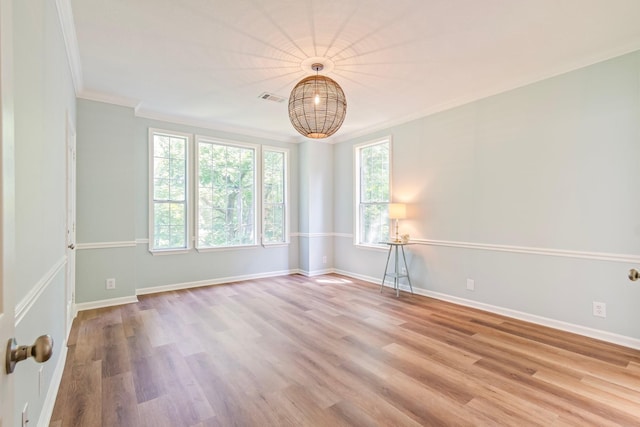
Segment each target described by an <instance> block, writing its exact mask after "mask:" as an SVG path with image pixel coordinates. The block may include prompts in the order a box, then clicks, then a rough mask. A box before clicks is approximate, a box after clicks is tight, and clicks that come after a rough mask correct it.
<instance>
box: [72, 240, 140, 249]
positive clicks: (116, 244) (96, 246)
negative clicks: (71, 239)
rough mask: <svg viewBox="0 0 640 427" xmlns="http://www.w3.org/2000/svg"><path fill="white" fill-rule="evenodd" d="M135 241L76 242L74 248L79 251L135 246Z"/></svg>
mask: <svg viewBox="0 0 640 427" xmlns="http://www.w3.org/2000/svg"><path fill="white" fill-rule="evenodd" d="M136 244H137V241H135V240H134V241H122V242H97V243H78V244H77V245H76V249H77V250H79V251H81V250H85V249H113V248H130V247H135V246H136Z"/></svg>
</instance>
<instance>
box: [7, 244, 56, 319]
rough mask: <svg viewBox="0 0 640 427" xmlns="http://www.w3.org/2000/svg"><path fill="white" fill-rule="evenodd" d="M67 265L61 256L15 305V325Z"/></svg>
mask: <svg viewBox="0 0 640 427" xmlns="http://www.w3.org/2000/svg"><path fill="white" fill-rule="evenodd" d="M66 264H67V256H66V255H65V256H63V257H62V258H60V259H59V260H58V261H57V262H56V263H55V264H54V265H53V267H51V268H50V269H49V271H47V272H46V273H45V274H44V276H42V277H41V278H40V280H38V282H37V283H36V284H35V286H33V288H31V290H30V291H29V292H28V293H27V295H25V296H24V298H22V300H20V302H18V304H16V307H15V314H14V316H15V325H16V326H18V324H19V323H20V322H21V321H22V319H24V317H25V316H26V315H27V313H28V312H29V311H30V310H31V309H32V308H33V306H34V305H35V303H36V302H37V301H38V299H39V298H40V296H41V295H42V294H43V293H44V291H45V290H46V289H47V288H48V287H49V285H50V284H51V282H53V279H54V278H55V277H56V276H57V275H58V273H59V272H60V270H62V268H63V267H64V266H65V265H66Z"/></svg>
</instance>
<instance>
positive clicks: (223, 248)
mask: <svg viewBox="0 0 640 427" xmlns="http://www.w3.org/2000/svg"><path fill="white" fill-rule="evenodd" d="M259 247H260V245H238V246H218V247H215V248H198V247H196V251H198V252H199V253H207V252H223V251H237V250H239V251H242V250H247V249H256V248H259Z"/></svg>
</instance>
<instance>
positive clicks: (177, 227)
mask: <svg viewBox="0 0 640 427" xmlns="http://www.w3.org/2000/svg"><path fill="white" fill-rule="evenodd" d="M185 211H186V206H185V204H184V203H168V202H156V203H154V214H155V216H154V233H153V234H154V248H157V249H176V248H185V247H186V246H187V242H186V232H185V225H186V212H185Z"/></svg>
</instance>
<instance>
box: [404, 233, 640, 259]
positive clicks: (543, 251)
mask: <svg viewBox="0 0 640 427" xmlns="http://www.w3.org/2000/svg"><path fill="white" fill-rule="evenodd" d="M411 242H412V243H417V244H421V245H428V246H447V247H452V248H464V249H479V250H485V251H497V252H512V253H520V254H532V255H546V256H556V257H565V258H578V259H589V260H597V261H613V262H623V263H636V264H637V263H640V256H638V255H630V254H614V253H605V252H587V251H571V250H566V249H552V248H536V247H527V246H511V245H496V244H490V243H471V242H456V241H449V240H431V239H411Z"/></svg>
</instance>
